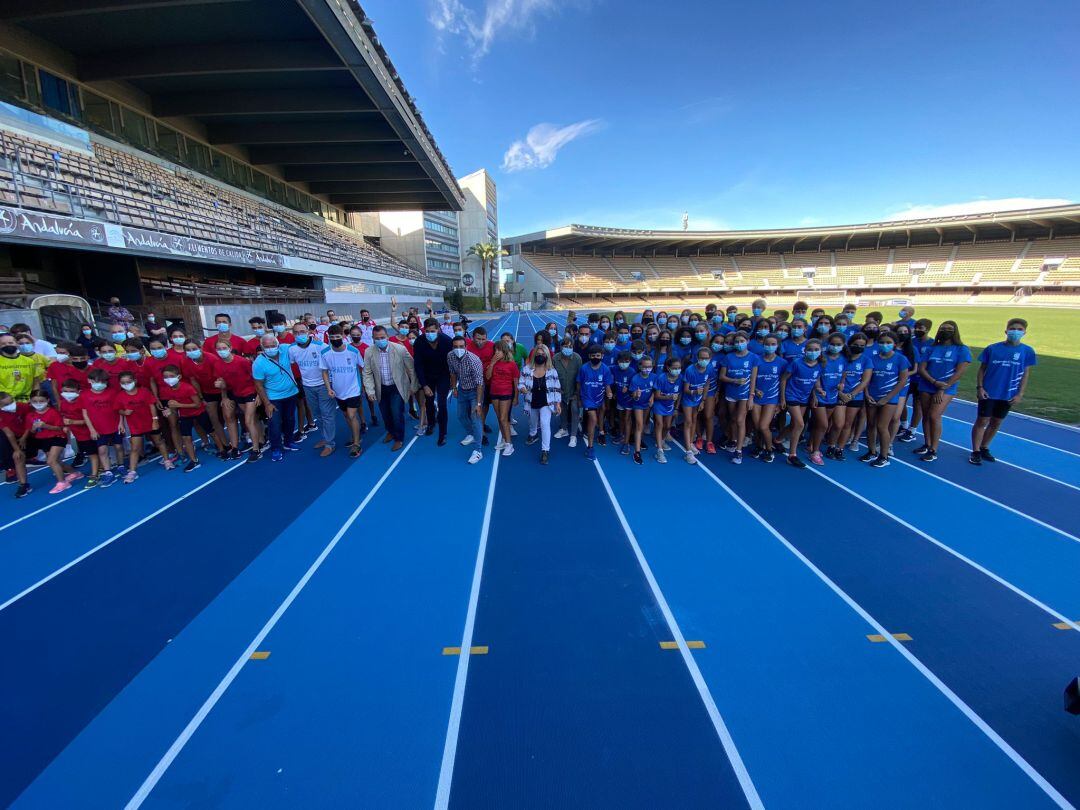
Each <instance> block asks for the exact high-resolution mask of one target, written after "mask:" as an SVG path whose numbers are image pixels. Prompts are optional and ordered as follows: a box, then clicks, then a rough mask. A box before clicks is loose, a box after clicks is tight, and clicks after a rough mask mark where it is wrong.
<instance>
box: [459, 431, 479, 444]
mask: <svg viewBox="0 0 1080 810" xmlns="http://www.w3.org/2000/svg"><path fill="white" fill-rule="evenodd" d="M475 441H476V439H474V438H473V437H472V434H471V433H470V434H469V435H468V436H466V437H465V438H464V439H462V440H461V446H462V447H468V446H469V445H470V444H472V443H473V442H475Z"/></svg>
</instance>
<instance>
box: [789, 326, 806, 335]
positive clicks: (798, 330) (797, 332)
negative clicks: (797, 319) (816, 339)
mask: <svg viewBox="0 0 1080 810" xmlns="http://www.w3.org/2000/svg"><path fill="white" fill-rule="evenodd" d="M805 331H806V330H805V329H803V328H802V327H801V326H793V327H791V336H792V337H802V336H803V332H805Z"/></svg>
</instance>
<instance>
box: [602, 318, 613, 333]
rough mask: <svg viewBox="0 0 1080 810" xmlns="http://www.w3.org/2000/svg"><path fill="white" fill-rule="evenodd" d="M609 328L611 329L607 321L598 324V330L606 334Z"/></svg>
mask: <svg viewBox="0 0 1080 810" xmlns="http://www.w3.org/2000/svg"><path fill="white" fill-rule="evenodd" d="M610 328H611V324H610V323H608V322H607V321H601V322H600V330H601V331H603V332H606V331H607V330H608V329H610Z"/></svg>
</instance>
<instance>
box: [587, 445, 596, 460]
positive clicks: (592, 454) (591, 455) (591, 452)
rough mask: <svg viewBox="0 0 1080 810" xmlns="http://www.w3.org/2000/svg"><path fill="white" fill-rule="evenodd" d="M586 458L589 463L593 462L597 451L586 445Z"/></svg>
mask: <svg viewBox="0 0 1080 810" xmlns="http://www.w3.org/2000/svg"><path fill="white" fill-rule="evenodd" d="M585 458H587V459H588V460H589V461H593V460H594V459H595V458H596V451H595V450H593V449H592V447H590V446H589V445H585Z"/></svg>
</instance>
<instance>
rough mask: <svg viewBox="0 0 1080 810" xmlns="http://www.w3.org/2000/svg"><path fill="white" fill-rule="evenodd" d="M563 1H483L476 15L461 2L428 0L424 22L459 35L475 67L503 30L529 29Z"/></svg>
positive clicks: (441, 30)
mask: <svg viewBox="0 0 1080 810" xmlns="http://www.w3.org/2000/svg"><path fill="white" fill-rule="evenodd" d="M561 5H565V2H560V1H559V0H486V2H485V5H484V10H483V12H482V13H478V12H477V11H476V10H474V9H472V8H470V7H469V6H467V5H465V4H464V3H463V2H461V0H431V10H430V12H429V13H428V22H430V23H431V25H432V26H434V28H435V30H436V31H439V32H442V33H446V34H453V35H457V36H461V37H462V38H464V40H465V42H466V44H467V45H468V46H469V48H470V49H471V50H472V61H473V64H474V65H475V64H476V63H478V62H479V61H480V60H481V59H482V58H483V57H484V56H485V55H486V54H487V53H488V51H490V50H491V46H492V44H493V43H494V42H495V40H496V39H497V38H498V37H499V35H500V33H502V32H505V31H517V32H521V31H525V32H529V31H531V30H532V28H533V26H534V24H535V21H536V18H537V17H538V16H540V15H543V14H554V13H555V12H557V11H558V10H559V7H560V6H561Z"/></svg>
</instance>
